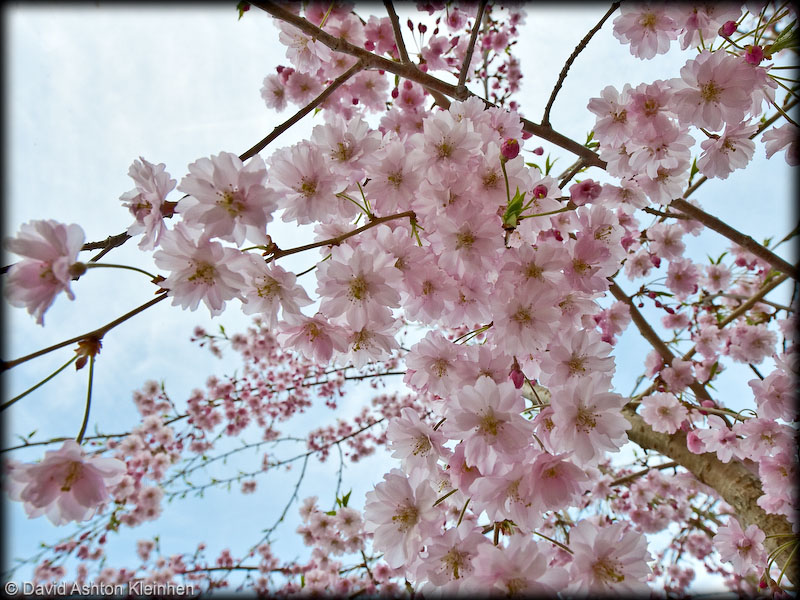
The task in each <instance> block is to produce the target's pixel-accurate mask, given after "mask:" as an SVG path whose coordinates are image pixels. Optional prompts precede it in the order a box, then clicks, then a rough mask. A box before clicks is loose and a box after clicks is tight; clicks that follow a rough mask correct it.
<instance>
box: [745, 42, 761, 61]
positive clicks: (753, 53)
mask: <svg viewBox="0 0 800 600" xmlns="http://www.w3.org/2000/svg"><path fill="white" fill-rule="evenodd" d="M744 50H745V52H744V59H745V60H746V61H747V62H748V63H749V64H751V65H757V64H759V63H760V62H761V61H762V60H764V50H762V49H761V46H745V47H744Z"/></svg>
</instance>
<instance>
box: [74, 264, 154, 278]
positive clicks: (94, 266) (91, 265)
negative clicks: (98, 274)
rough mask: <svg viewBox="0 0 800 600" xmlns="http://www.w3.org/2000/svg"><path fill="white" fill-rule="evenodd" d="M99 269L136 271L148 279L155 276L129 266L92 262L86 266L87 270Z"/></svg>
mask: <svg viewBox="0 0 800 600" xmlns="http://www.w3.org/2000/svg"><path fill="white" fill-rule="evenodd" d="M99 267H108V268H111V269H126V270H128V271H136V272H138V273H142V274H144V275H147V276H148V277H149V278H150V279H156V276H155V275H153V274H152V273H148V272H147V271H145V270H144V269H140V268H139V267H131V266H129V265H115V264H113V263H93V262H90V263H88V264H87V265H86V268H87V269H97V268H99Z"/></svg>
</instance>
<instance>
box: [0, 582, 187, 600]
mask: <svg viewBox="0 0 800 600" xmlns="http://www.w3.org/2000/svg"><path fill="white" fill-rule="evenodd" d="M3 591H5V593H6V594H7V595H9V596H16V595H18V594H22V595H23V596H193V595H194V594H195V591H194V586H193V585H178V584H174V583H147V582H144V581H131V582H129V583H77V582H72V583H67V582H61V583H32V582H30V581H23V582H21V583H16V582H14V581H8V582H6V583H5V584H4V585H3Z"/></svg>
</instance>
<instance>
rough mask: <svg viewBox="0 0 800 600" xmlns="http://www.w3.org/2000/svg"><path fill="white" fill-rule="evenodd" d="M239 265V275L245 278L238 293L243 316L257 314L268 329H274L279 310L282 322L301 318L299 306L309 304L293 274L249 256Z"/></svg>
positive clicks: (309, 301) (304, 292) (309, 299)
mask: <svg viewBox="0 0 800 600" xmlns="http://www.w3.org/2000/svg"><path fill="white" fill-rule="evenodd" d="M241 264H242V267H241V269H240V272H241V273H242V274H243V275H244V277H245V283H244V285H243V286H242V290H241V291H242V296H243V300H242V312H244V314H246V315H252V314H254V313H257V314H259V315H260V316H261V317H262V318H263V319H264V321H265V323H266V324H267V326H268V327H274V326H275V325H277V323H278V311H279V310H281V309H282V310H283V315H284V319H286V318H287V316H288V315H301V314H302V313H301V312H300V307H301V306H308V305H309V304H311V303H312V301H311V298H309V297H308V294H307V293H306V291H305V290H304V289H303V287H302V286H301V285H298V284H297V277H296V276H295V274H294V273H291V272H289V271H286V270H285V269H283V268H282V267H279V266H278V265H276V264H274V263H270V264H267V263H265V262H264V260H263V259H262V258H258V257H256V256H253V255H250V254H248V255H246V256H245V260H244V261H242V263H241Z"/></svg>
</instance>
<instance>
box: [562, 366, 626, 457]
mask: <svg viewBox="0 0 800 600" xmlns="http://www.w3.org/2000/svg"><path fill="white" fill-rule="evenodd" d="M605 381H606V380H605V379H604V378H603V375H601V374H594V375H592V376H590V377H583V378H581V379H579V380H577V381H576V382H575V383H570V384H567V385H566V386H565V387H563V388H561V389H560V390H556V391H554V393H553V399H552V400H551V406H552V407H553V424H554V425H555V427H556V430H555V432H554V433H553V434H552V436H551V441H553V443H554V444H555V447H556V449H557V450H558V451H562V452H563V451H574V453H575V457H576V458H577V459H578V463H579V464H593V463H596V462H597V460H599V458H600V453H601V452H604V451H609V452H616V451H617V450H618V449H619V448H621V447H622V445H623V444H625V443H626V442H627V441H628V436H627V435H626V434H625V431H626V430H628V429H630V423H628V420H627V419H626V418H625V417H623V416H622V413H621V409H622V406H623V405H624V404H625V401H626V400H625V398H623V397H622V396H620V395H619V394H612V393H609V392H606V391H603V390H605V389H608V386H607V384H606V385H604V383H605Z"/></svg>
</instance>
